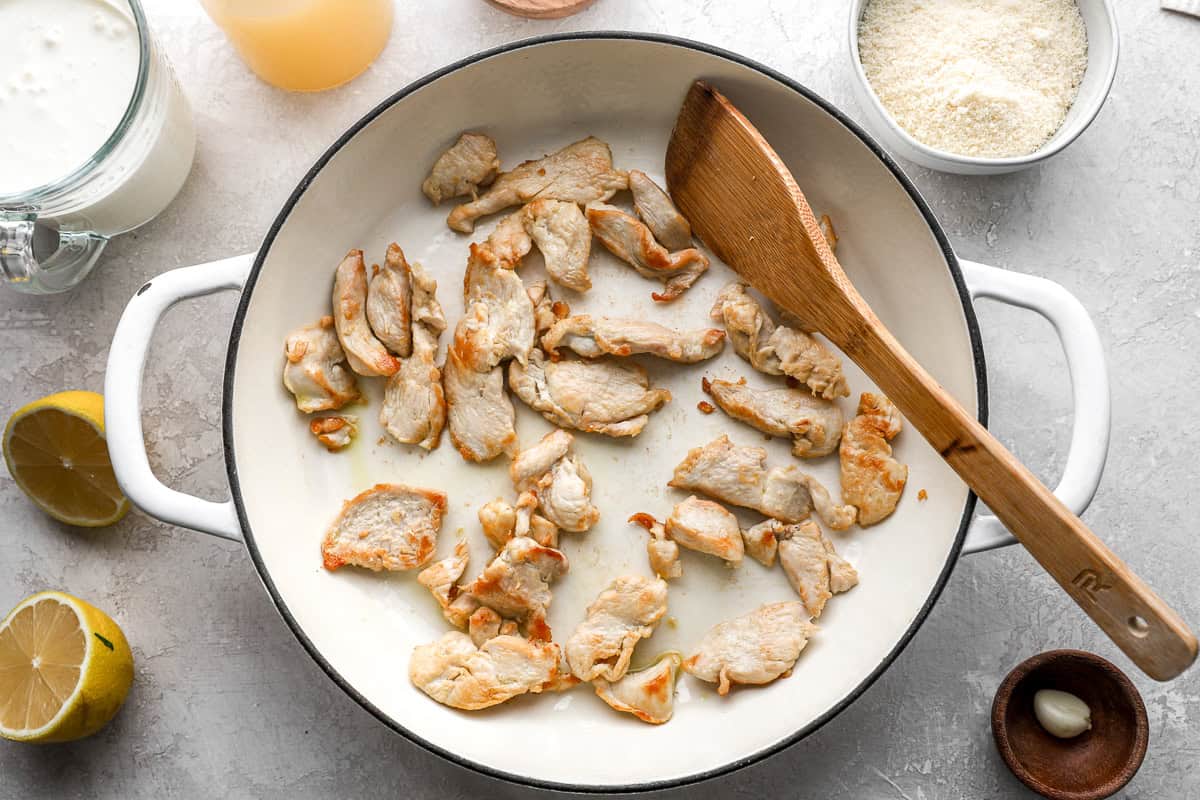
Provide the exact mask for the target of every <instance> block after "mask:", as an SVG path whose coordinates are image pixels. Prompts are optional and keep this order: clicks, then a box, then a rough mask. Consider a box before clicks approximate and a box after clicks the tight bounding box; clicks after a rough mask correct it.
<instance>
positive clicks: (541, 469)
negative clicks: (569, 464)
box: [508, 429, 575, 492]
mask: <svg viewBox="0 0 1200 800" xmlns="http://www.w3.org/2000/svg"><path fill="white" fill-rule="evenodd" d="M574 441H575V437H574V436H572V435H571V434H569V433H567V432H566V431H564V430H558V429H555V430H553V431H551V432H550V433H548V434H546V435H545V436H543V437H542V440H541V441H540V442H538V443H537V444H535V445H533V446H532V447H527V448H525V449H524V450H522V451H521V452H520V453H518V454H517V456H516V457H515V458H514V459H513V460H512V463H511V464H509V466H508V476H509V478H511V479H512V483H513V487H514V488H515V489H516V490H517V491H518V492H523V491H525V490H526V489H531V488H533V487H534V486H536V485H537V482H538V480H540V479H541V477H542V476H543V475H545V474H546V473H547V472H549V471H550V468H551V467H552V466H554V462H556V461H558V460H559V459H561V458H562V457H563V456H565V455H566V454H567V452H568V451H569V450H570V449H571V443H572V442H574Z"/></svg>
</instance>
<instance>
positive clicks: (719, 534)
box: [665, 495, 744, 565]
mask: <svg viewBox="0 0 1200 800" xmlns="http://www.w3.org/2000/svg"><path fill="white" fill-rule="evenodd" d="M665 530H666V534H667V538H669V539H671V540H672V541H675V542H677V543H678V544H679V545H680V546H681V547H686V548H687V549H689V550H695V551H697V552H700V553H708V554H709V555H712V556H716V557H717V558H720V559H724V560H725V561H728V562H730V563H731V564H734V565H737V564H740V563H742V555H743V553H744V546H743V544H742V531H741V528H739V527H738V520H737V517H735V516H734V515H733V513H732V512H730V511H729V510H728V509H727V508H725V507H724V506H722V505H721V504H720V503H714V502H712V501H711V500H701V499H700V498H699V497H696V496H695V495H692V496H691V497H689V498H688V499H686V500H684V501H683V502H682V503H678V504H677V505H676V506H675V508H674V509H673V510H672V511H671V516H669V517H667V523H666V525H665Z"/></svg>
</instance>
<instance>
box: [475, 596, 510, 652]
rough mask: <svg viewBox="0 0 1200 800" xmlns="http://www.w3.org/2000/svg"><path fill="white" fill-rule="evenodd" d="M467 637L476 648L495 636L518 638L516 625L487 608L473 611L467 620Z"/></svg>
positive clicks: (482, 607)
mask: <svg viewBox="0 0 1200 800" xmlns="http://www.w3.org/2000/svg"><path fill="white" fill-rule="evenodd" d="M467 635H468V636H470V637H471V641H472V642H474V644H475V646H476V647H483V643H484V642H486V641H487V640H488V639H495V638H496V637H497V636H519V635H520V633H519V632H518V631H517V623H515V622H513V621H512V620H511V619H505V618H504V617H502V616H500V615H499V614H497V613H496V612H495V611H493V610H492V609H490V608H488V607H487V606H480V607H479V608H477V609H475V613H473V614H472V615H471V617H470V619H468V620H467Z"/></svg>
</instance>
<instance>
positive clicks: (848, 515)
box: [795, 470, 858, 531]
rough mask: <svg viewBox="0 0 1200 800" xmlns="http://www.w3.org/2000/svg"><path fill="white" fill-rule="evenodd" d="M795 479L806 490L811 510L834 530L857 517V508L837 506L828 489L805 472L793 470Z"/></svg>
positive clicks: (840, 529) (852, 521)
mask: <svg viewBox="0 0 1200 800" xmlns="http://www.w3.org/2000/svg"><path fill="white" fill-rule="evenodd" d="M795 475H796V477H797V480H798V481H799V482H800V483H801V484H802V485H803V486H804V488H805V489H807V490H808V494H809V497H811V498H812V505H813V510H814V511H816V512H817V516H818V517H820V518H821V521H822V522H824V523H825V524H826V525H828V526H829V527H830V528H832V529H833V530H835V531H844V530H846V528H849V527H850V526H851V525H853V524H854V523H855V521H856V520H857V519H858V509H857V508H855V507H854V506H852V505H849V504H847V505H844V506H839V505H838V504H837V503H835V502H833V498H832V497H830V496H829V490H828V489H826V488H825V487H824V486H822V485H821V482H820V481H818V480H817V479H816V478H814V477H813V476H812V475H809V474H808V473H806V472H801V471H800V470H795Z"/></svg>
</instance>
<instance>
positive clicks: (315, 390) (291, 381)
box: [283, 317, 360, 414]
mask: <svg viewBox="0 0 1200 800" xmlns="http://www.w3.org/2000/svg"><path fill="white" fill-rule="evenodd" d="M283 355H284V358H285V359H286V361H285V363H284V365H283V385H284V386H285V387H286V388H287V390H288V391H289V392H291V393H292V394H293V395H294V396H295V398H296V408H297V409H299V410H300V411H302V412H304V413H305V414H312V413H313V412H316V411H335V410H337V409H339V408H341V407H342V406H344V405H346V404H347V403H353V402H354V401H355V400H358V399H359V397H360V395H359V392H358V381H357V380H356V379H355V377H354V373H353V372H350V371H349V370H347V369H345V368H344V367H343V366H342V364H343V362H345V360H346V354H345V353H344V352H342V345H341V342H339V341H338V338H337V334H336V333H335V332H334V330H333V317H321V319H320V320H319V321H318V322H317V323H316V324H314V325H307V326H305V327H303V328H297V329H296V330H294V331H292V332H291V333H289V334H288V337H287V339H286V340H285V341H284V344H283Z"/></svg>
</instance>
